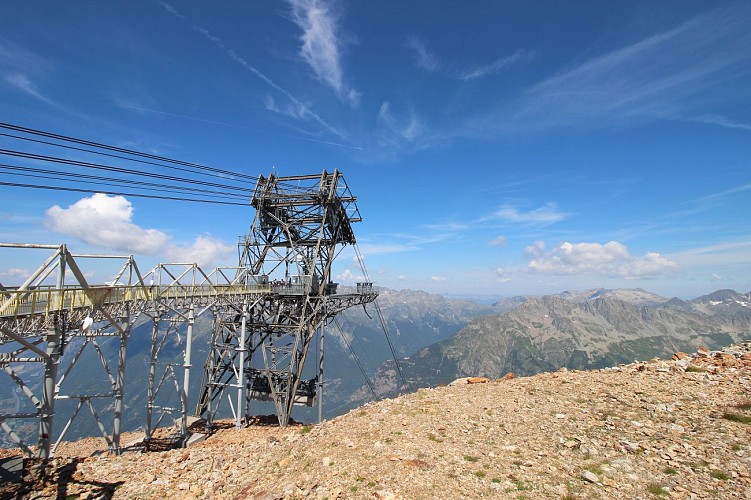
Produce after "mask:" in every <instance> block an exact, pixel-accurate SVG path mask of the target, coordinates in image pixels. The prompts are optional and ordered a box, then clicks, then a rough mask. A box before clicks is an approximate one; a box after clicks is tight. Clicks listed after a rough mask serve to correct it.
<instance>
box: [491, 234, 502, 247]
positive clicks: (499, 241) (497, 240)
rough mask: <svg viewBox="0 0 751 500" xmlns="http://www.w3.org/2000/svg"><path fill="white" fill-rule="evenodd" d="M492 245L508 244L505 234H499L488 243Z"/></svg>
mask: <svg viewBox="0 0 751 500" xmlns="http://www.w3.org/2000/svg"><path fill="white" fill-rule="evenodd" d="M488 244H489V245H490V246H491V247H503V246H506V237H505V236H503V235H500V236H497V237H495V238H493V239H492V240H491V241H490V243H488Z"/></svg>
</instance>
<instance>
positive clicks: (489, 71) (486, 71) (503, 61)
mask: <svg viewBox="0 0 751 500" xmlns="http://www.w3.org/2000/svg"><path fill="white" fill-rule="evenodd" d="M536 56H537V53H536V52H534V51H533V50H527V49H519V50H517V51H516V52H514V53H513V54H511V55H510V56H506V57H501V58H500V59H497V60H495V61H494V62H492V63H490V64H486V65H484V66H480V67H477V68H475V69H471V70H467V71H465V72H463V73H462V74H460V75H459V78H460V79H462V80H464V81H465V82H466V81H469V80H475V79H477V78H482V77H485V76H489V75H494V74H497V73H500V72H501V71H502V70H504V69H506V68H508V67H510V66H513V65H514V64H516V63H519V62H525V61H530V60H532V59H534V58H535V57H536Z"/></svg>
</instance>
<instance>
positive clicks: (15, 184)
mask: <svg viewBox="0 0 751 500" xmlns="http://www.w3.org/2000/svg"><path fill="white" fill-rule="evenodd" d="M0 186H11V187H22V188H31V189H48V190H51V191H72V192H76V193H102V194H111V195H115V196H133V197H137V198H153V199H158V200H172V201H189V202H194V203H214V204H218V205H236V206H240V207H246V206H248V204H247V203H237V202H232V201H219V200H205V199H197V198H178V197H176V196H159V195H150V194H142V193H124V192H117V191H101V190H98V189H78V188H72V187H64V186H42V185H37V184H22V183H16V182H0Z"/></svg>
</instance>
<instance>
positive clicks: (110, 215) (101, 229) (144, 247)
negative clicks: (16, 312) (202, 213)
mask: <svg viewBox="0 0 751 500" xmlns="http://www.w3.org/2000/svg"><path fill="white" fill-rule="evenodd" d="M45 214H46V215H47V220H46V221H45V225H46V226H47V228H48V229H50V230H52V231H55V232H58V233H64V234H69V235H71V236H75V237H77V238H79V239H80V240H82V241H84V242H86V243H88V244H90V245H95V246H101V247H106V248H111V249H113V250H125V251H128V252H133V253H139V254H146V255H155V254H157V253H159V252H160V251H161V250H162V249H163V248H164V247H165V245H166V244H167V240H168V239H169V237H168V236H167V235H166V234H165V233H163V232H161V231H159V230H157V229H142V228H140V227H138V226H137V225H135V224H133V223H132V222H131V219H132V218H133V206H132V205H131V203H130V201H128V200H127V199H126V198H125V197H123V196H107V195H106V194H102V193H96V194H94V195H92V196H91V197H89V198H82V199H80V200H78V201H77V202H75V203H74V204H73V205H70V206H69V207H68V208H61V207H60V206H58V205H55V206H53V207H50V208H49V209H48V210H47V211H46V212H45Z"/></svg>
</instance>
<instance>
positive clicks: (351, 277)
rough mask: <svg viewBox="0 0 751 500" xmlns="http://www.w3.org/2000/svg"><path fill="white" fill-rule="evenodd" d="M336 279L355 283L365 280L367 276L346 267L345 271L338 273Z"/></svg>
mask: <svg viewBox="0 0 751 500" xmlns="http://www.w3.org/2000/svg"><path fill="white" fill-rule="evenodd" d="M336 280H337V281H339V282H347V283H355V282H358V281H365V276H361V275H357V274H354V273H353V272H352V270H351V269H345V270H344V272H343V273H341V274H337V275H336Z"/></svg>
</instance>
